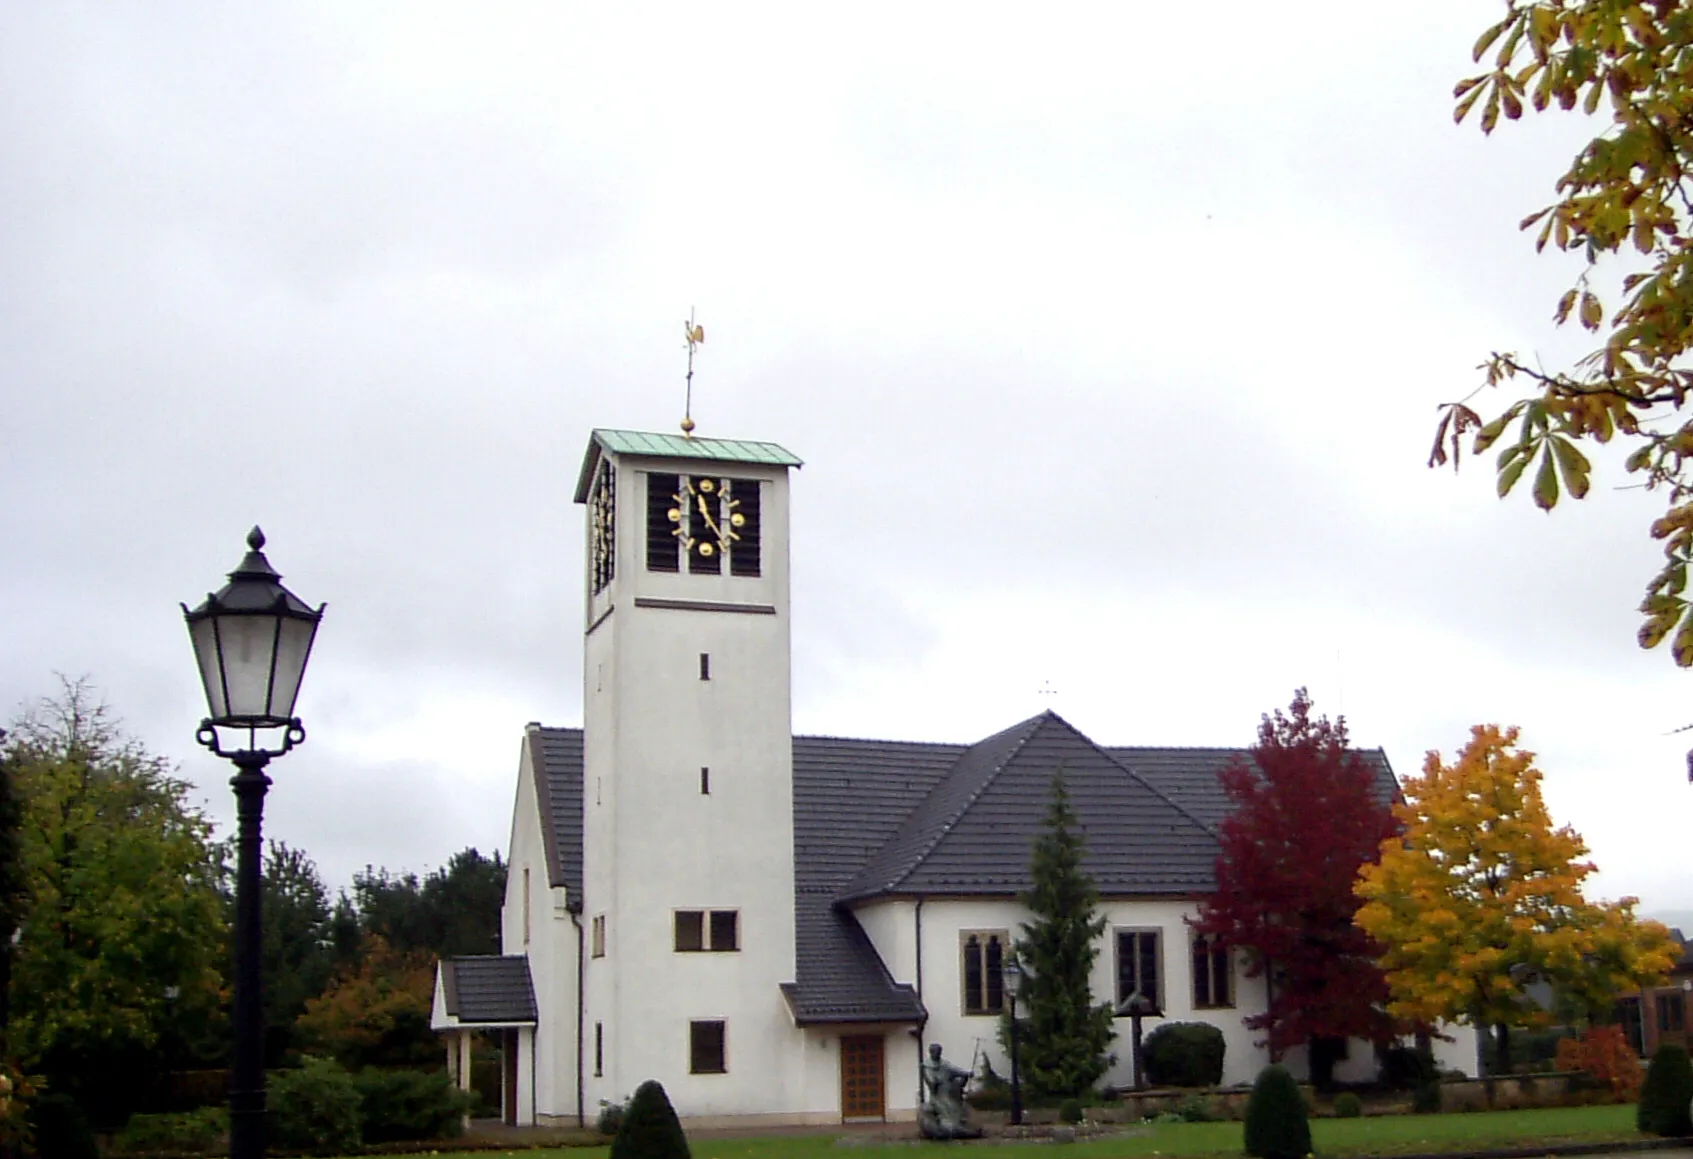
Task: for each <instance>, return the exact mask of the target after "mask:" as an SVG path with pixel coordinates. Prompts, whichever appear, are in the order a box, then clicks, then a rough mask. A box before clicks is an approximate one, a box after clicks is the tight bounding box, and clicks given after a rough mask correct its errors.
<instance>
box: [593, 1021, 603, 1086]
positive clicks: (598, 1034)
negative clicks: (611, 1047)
mask: <svg viewBox="0 0 1693 1159" xmlns="http://www.w3.org/2000/svg"><path fill="white" fill-rule="evenodd" d="M604 1076H605V1023H603V1022H596V1023H594V1077H595V1078H603V1077H604Z"/></svg>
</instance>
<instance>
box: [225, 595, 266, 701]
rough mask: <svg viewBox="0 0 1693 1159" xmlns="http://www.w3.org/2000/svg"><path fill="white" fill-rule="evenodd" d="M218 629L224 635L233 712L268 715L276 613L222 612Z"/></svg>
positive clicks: (226, 671) (226, 675) (226, 677)
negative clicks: (260, 614) (238, 613)
mask: <svg viewBox="0 0 1693 1159" xmlns="http://www.w3.org/2000/svg"><path fill="white" fill-rule="evenodd" d="M218 631H219V633H220V634H221V635H222V637H223V676H224V680H225V681H226V682H227V683H228V686H229V715H231V716H268V715H269V714H270V656H271V650H272V649H273V648H274V647H275V646H276V617H275V616H235V615H225V616H219V617H218Z"/></svg>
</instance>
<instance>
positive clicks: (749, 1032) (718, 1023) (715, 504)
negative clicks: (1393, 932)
mask: <svg viewBox="0 0 1693 1159" xmlns="http://www.w3.org/2000/svg"><path fill="white" fill-rule="evenodd" d="M799 466H800V461H799V460H798V459H797V458H795V457H794V456H793V455H791V454H790V453H788V452H787V451H786V450H784V449H783V448H781V447H780V446H777V445H775V444H771V443H757V442H743V441H735V440H723V439H706V438H686V437H681V436H672V435H653V434H641V433H636V432H628V431H613V430H597V431H595V432H594V433H593V435H592V438H591V440H590V442H589V446H588V449H587V454H586V457H585V459H584V462H583V466H582V471H581V475H580V478H579V482H578V486H577V490H576V501H577V502H578V503H579V504H583V505H584V506H585V507H586V508H587V515H588V518H587V549H586V553H585V558H586V561H587V569H586V570H587V576H586V584H585V590H584V594H583V625H584V646H583V657H584V679H583V694H584V701H585V702H584V705H583V713H582V717H583V727H582V728H580V729H575V728H547V727H543V726H541V725H539V724H532V725H530V726H528V728H527V729H526V730H525V733H524V737H523V744H522V750H521V754H520V758H519V773H518V784H517V794H516V804H515V808H514V812H513V818H512V833H511V845H510V856H509V859H508V866H509V869H508V873H509V876H508V879H507V889H506V899H505V905H504V909H503V913H502V921H501V948H502V953H501V955H499V956H487V957H474V958H459V959H449V960H446V961H444V962H442V964H441V966H440V969H439V972H438V976H437V986H436V994H435V1010H434V1018H433V1023H434V1026H435V1028H436V1029H437V1030H438V1031H441V1032H442V1033H443V1034H444V1035H445V1036H446V1038H447V1040H448V1042H449V1058H450V1059H451V1060H452V1061H453V1065H454V1069H455V1070H456V1071H458V1072H459V1073H460V1075H461V1078H462V1079H463V1080H464V1081H466V1082H467V1081H468V1059H469V1035H470V1034H471V1033H473V1032H478V1031H483V1032H486V1031H495V1032H497V1033H499V1034H500V1036H501V1041H502V1042H503V1044H504V1046H505V1051H504V1054H505V1067H506V1070H505V1107H504V1115H505V1117H506V1119H507V1120H508V1121H510V1122H516V1123H567V1124H577V1123H581V1122H588V1123H591V1122H593V1121H594V1118H595V1117H596V1115H597V1114H598V1111H599V1108H600V1106H601V1105H602V1103H606V1102H621V1101H622V1100H624V1099H626V1098H627V1097H628V1096H629V1095H630V1094H631V1093H632V1092H633V1091H634V1089H635V1087H636V1086H638V1085H639V1084H640V1083H641V1082H643V1081H645V1080H647V1079H649V1078H651V1079H658V1080H659V1081H660V1082H662V1083H663V1084H664V1087H665V1090H666V1092H667V1093H668V1094H669V1096H670V1099H671V1101H672V1102H673V1103H674V1105H675V1107H676V1109H677V1113H678V1114H679V1115H681V1116H682V1118H683V1119H684V1121H687V1122H690V1123H693V1124H698V1125H712V1124H725V1125H727V1124H747V1125H754V1124H777V1123H815V1124H827V1123H839V1122H842V1121H853V1120H861V1119H871V1120H875V1119H889V1120H897V1119H911V1118H914V1117H915V1115H916V1109H917V1106H918V1103H919V1101H920V1098H921V1096H920V1093H919V1079H918V1066H919V1059H920V1058H921V1056H922V1054H923V1052H924V1050H925V1049H926V1047H927V1045H928V1044H929V1043H931V1042H939V1043H941V1044H942V1045H943V1047H944V1049H945V1052H946V1055H947V1057H948V1059H949V1060H951V1061H953V1062H955V1063H957V1064H959V1065H973V1064H975V1063H976V1062H977V1061H978V1060H979V1059H980V1058H981V1056H983V1055H986V1056H987V1057H988V1058H989V1059H990V1060H991V1062H992V1065H993V1067H994V1069H995V1070H996V1071H997V1072H998V1073H999V1074H1000V1075H1002V1076H1005V1075H1008V1074H1009V1070H1010V1068H1009V1063H1008V1061H1007V1059H1006V1057H1005V1054H1004V1051H1003V1049H1002V1048H1001V1047H1000V1045H999V1041H998V1035H997V1025H998V1021H999V1017H1000V1015H1001V1013H1002V1012H1003V1011H1004V1010H1005V1009H1006V1001H1007V995H1006V993H1005V987H1004V982H1003V978H1002V976H1001V973H1000V966H1001V964H1002V962H1003V961H1004V959H1005V956H1006V954H1007V953H1008V951H1009V947H1010V945H1011V942H1012V941H1013V940H1014V939H1015V938H1016V937H1017V936H1018V932H1019V926H1020V923H1021V922H1023V921H1024V920H1026V919H1027V917H1028V914H1027V912H1026V911H1025V910H1024V909H1023V907H1021V906H1020V905H1019V904H1018V902H1017V900H1016V899H1017V896H1018V895H1019V893H1021V892H1022V891H1024V890H1026V889H1027V888H1028V885H1029V880H1028V862H1029V850H1030V844H1031V842H1032V841H1033V839H1034V838H1035V836H1036V835H1037V834H1038V833H1039V831H1040V828H1041V824H1042V821H1043V819H1044V817H1045V814H1046V810H1047V806H1048V803H1049V800H1050V797H1049V786H1050V782H1051V779H1052V776H1053V773H1054V771H1055V770H1059V769H1062V770H1063V774H1064V777H1065V783H1066V786H1067V788H1068V790H1069V793H1070V797H1071V803H1072V806H1073V807H1074V809H1075V811H1076V813H1077V815H1078V818H1079V819H1080V822H1081V828H1082V829H1083V831H1084V833H1085V837H1086V841H1087V853H1086V859H1085V862H1084V864H1085V867H1086V868H1087V870H1088V871H1089V872H1090V873H1091V874H1092V875H1093V877H1094V880H1095V882H1096V884H1097V885H1098V887H1099V890H1100V894H1101V899H1102V900H1101V907H1100V909H1101V912H1102V913H1103V915H1104V917H1105V918H1106V930H1105V934H1104V936H1103V939H1102V943H1101V945H1100V953H1099V955H1098V958H1097V960H1096V963H1095V969H1094V974H1095V976H1094V992H1095V995H1096V997H1097V998H1098V999H1099V1000H1100V1001H1110V1002H1112V1003H1114V1004H1115V1003H1119V1002H1121V1001H1123V1000H1124V999H1126V998H1127V997H1128V996H1129V995H1130V994H1132V993H1135V992H1136V991H1139V992H1140V993H1142V994H1147V995H1150V996H1152V997H1153V998H1154V999H1155V1001H1156V1002H1157V1004H1158V1005H1159V1007H1160V1008H1161V1009H1162V1012H1163V1018H1164V1019H1167V1020H1181V1021H1204V1022H1209V1023H1212V1024H1213V1025H1215V1026H1217V1027H1218V1028H1219V1029H1220V1030H1221V1031H1222V1032H1223V1034H1224V1037H1225V1040H1226V1043H1227V1051H1226V1054H1225V1075H1224V1078H1225V1081H1226V1082H1248V1081H1250V1080H1251V1079H1252V1078H1253V1077H1254V1076H1255V1075H1256V1074H1257V1072H1258V1070H1259V1069H1260V1068H1262V1067H1263V1066H1264V1065H1265V1064H1266V1063H1267V1062H1268V1058H1267V1055H1266V1052H1265V1051H1264V1050H1263V1049H1262V1048H1261V1047H1259V1046H1257V1045H1256V1044H1255V1039H1256V1035H1254V1034H1253V1033H1252V1032H1251V1031H1248V1030H1247V1029H1246V1028H1245V1027H1244V1025H1243V1020H1244V1019H1245V1018H1247V1017H1249V1016H1250V1015H1252V1014H1254V1013H1257V1012H1259V1011H1261V1010H1262V1009H1263V1005H1264V1001H1265V992H1264V979H1262V978H1255V979H1248V978H1246V977H1245V972H1244V969H1243V963H1242V962H1241V961H1239V960H1236V959H1234V958H1232V957H1231V956H1230V955H1228V954H1225V953H1221V952H1217V951H1215V950H1214V949H1212V948H1211V947H1209V946H1207V945H1204V944H1202V943H1199V942H1196V940H1195V939H1194V937H1193V935H1192V933H1191V931H1190V928H1189V926H1188V920H1189V919H1190V918H1192V917H1194V916H1195V914H1196V912H1197V906H1198V903H1199V901H1200V899H1202V898H1203V897H1204V896H1205V895H1206V894H1207V893H1208V892H1209V891H1210V889H1211V888H1213V886H1214V879H1213V873H1214V865H1215V862H1216V857H1217V841H1216V831H1217V826H1218V824H1219V822H1220V821H1221V820H1222V818H1223V817H1224V816H1225V815H1226V813H1227V811H1228V808H1229V803H1228V800H1227V798H1226V797H1225V796H1224V794H1223V792H1222V790H1221V788H1220V786H1219V785H1218V782H1217V776H1216V774H1217V772H1218V770H1220V769H1221V768H1222V767H1223V766H1224V765H1225V764H1226V763H1227V762H1228V761H1229V760H1230V759H1231V758H1233V757H1234V756H1236V755H1237V754H1238V752H1239V750H1232V749H1192V748H1124V747H1107V746H1102V745H1099V744H1097V743H1095V742H1094V741H1092V740H1091V739H1089V738H1088V737H1086V736H1084V735H1082V734H1081V733H1080V732H1078V731H1077V730H1076V729H1074V728H1073V727H1072V726H1070V725H1069V724H1068V723H1067V722H1065V721H1064V720H1063V719H1062V718H1060V717H1058V716H1056V715H1054V714H1052V713H1044V714H1042V715H1040V716H1036V717H1034V718H1031V719H1030V720H1026V721H1023V722H1021V723H1018V724H1016V725H1013V726H1012V727H1010V728H1008V729H1006V730H1005V731H1003V732H1001V733H998V734H996V735H994V736H991V737H988V738H986V739H984V740H980V741H977V742H975V743H972V744H927V743H914V742H904V741H880V740H862V739H845V738H835V737H804V736H798V737H796V736H794V735H793V733H792V728H791V724H790V708H789V685H790V682H789V656H790V631H789V614H788V613H789V585H788V526H789V502H788V498H789V482H790V472H791V471H792V470H793V469H795V468H798V467H799ZM1364 755H1365V757H1366V759H1368V760H1369V761H1370V762H1371V763H1372V766H1373V767H1374V768H1375V770H1376V773H1377V776H1378V778H1379V779H1380V782H1381V785H1382V791H1383V792H1384V793H1386V794H1393V793H1396V792H1397V786H1396V784H1395V782H1394V779H1393V774H1392V772H1391V770H1390V769H1389V767H1388V765H1387V761H1386V758H1385V756H1384V755H1383V754H1382V753H1380V751H1379V750H1376V751H1373V752H1365V753H1364ZM1159 1021H1160V1020H1159V1019H1156V1018H1154V1019H1148V1020H1147V1021H1146V1029H1147V1030H1148V1032H1150V1030H1151V1029H1152V1028H1153V1027H1155V1026H1156V1025H1158V1022H1159ZM1117 1027H1118V1037H1117V1040H1116V1042H1115V1043H1114V1044H1113V1049H1114V1050H1115V1053H1116V1056H1117V1057H1116V1062H1115V1064H1114V1065H1113V1067H1112V1068H1111V1070H1110V1072H1109V1073H1108V1074H1107V1075H1106V1077H1105V1080H1104V1081H1105V1082H1106V1083H1108V1084H1112V1085H1116V1086H1129V1085H1132V1084H1133V1082H1134V1073H1133V1062H1132V1058H1131V1053H1132V1052H1131V1050H1130V1047H1129V1041H1128V1040H1129V1020H1128V1019H1127V1018H1126V1017H1125V1018H1121V1019H1119V1020H1118V1022H1117ZM1436 1045H1437V1051H1438V1053H1439V1054H1440V1055H1441V1058H1440V1062H1441V1065H1442V1066H1455V1067H1458V1068H1460V1069H1462V1068H1465V1067H1467V1066H1471V1065H1473V1056H1468V1046H1467V1044H1460V1043H1452V1044H1440V1043H1437V1044H1436ZM1286 1061H1288V1062H1289V1063H1290V1064H1291V1065H1293V1066H1294V1067H1295V1068H1296V1069H1298V1068H1299V1067H1301V1066H1302V1065H1303V1060H1302V1059H1300V1058H1299V1057H1298V1056H1297V1055H1296V1056H1295V1057H1293V1058H1290V1059H1288V1060H1286ZM1374 1067H1375V1062H1374V1058H1373V1055H1372V1053H1371V1051H1370V1050H1369V1049H1368V1048H1367V1047H1365V1046H1363V1045H1362V1044H1354V1049H1353V1050H1352V1051H1351V1052H1350V1056H1349V1058H1348V1059H1347V1060H1346V1061H1344V1062H1343V1063H1342V1064H1341V1066H1340V1068H1339V1069H1338V1070H1337V1076H1338V1077H1341V1078H1343V1079H1345V1078H1355V1079H1364V1078H1368V1077H1370V1075H1371V1074H1373V1072H1374Z"/></svg>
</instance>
